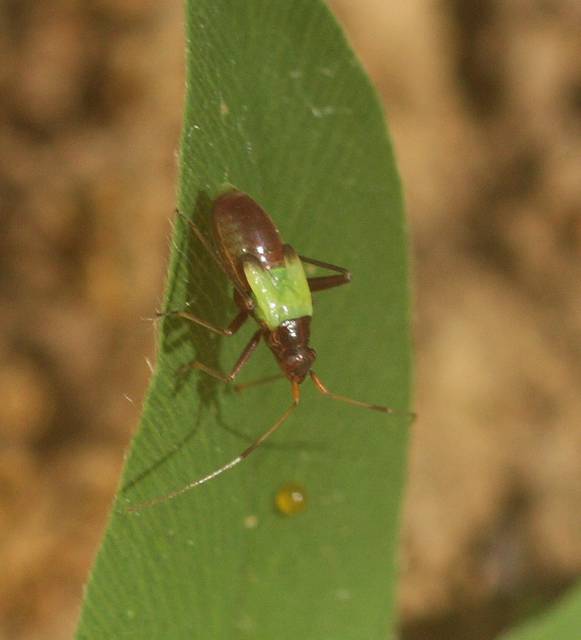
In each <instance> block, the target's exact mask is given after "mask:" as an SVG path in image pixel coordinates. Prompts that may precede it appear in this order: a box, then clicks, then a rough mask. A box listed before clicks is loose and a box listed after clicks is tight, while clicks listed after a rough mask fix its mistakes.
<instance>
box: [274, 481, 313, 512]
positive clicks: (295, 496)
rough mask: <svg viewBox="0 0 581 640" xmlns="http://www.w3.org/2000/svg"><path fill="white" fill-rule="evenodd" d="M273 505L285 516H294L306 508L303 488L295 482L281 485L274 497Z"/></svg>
mask: <svg viewBox="0 0 581 640" xmlns="http://www.w3.org/2000/svg"><path fill="white" fill-rule="evenodd" d="M274 504H275V506H276V508H277V510H278V511H279V513H282V514H283V515H285V516H294V515H296V514H297V513H301V512H302V511H304V510H305V509H306V508H307V494H306V492H305V488H304V487H302V486H301V485H300V484H297V483H296V482H289V483H287V484H285V485H283V486H282V487H281V488H280V489H279V490H278V491H277V492H276V495H275V496H274Z"/></svg>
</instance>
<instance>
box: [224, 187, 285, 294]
mask: <svg viewBox="0 0 581 640" xmlns="http://www.w3.org/2000/svg"><path fill="white" fill-rule="evenodd" d="M213 224H214V234H215V237H216V241H217V244H218V247H219V248H220V251H221V253H222V257H223V258H224V260H225V262H226V265H227V268H228V271H229V275H230V276H231V277H233V278H235V279H237V280H239V281H240V282H242V283H244V284H245V286H247V285H248V283H247V281H246V276H245V274H244V269H243V268H242V263H241V258H242V257H243V256H244V255H245V254H250V255H252V256H254V257H255V258H256V259H257V260H258V261H259V262H260V263H261V265H262V266H263V267H264V268H266V269H270V268H273V267H277V266H280V265H282V264H283V263H284V250H283V244H282V240H281V238H280V235H279V233H278V229H277V228H276V227H275V226H274V223H273V221H272V220H271V218H270V216H269V215H268V214H267V213H266V212H265V211H264V210H263V209H262V208H261V207H260V206H259V205H258V204H257V203H256V202H255V201H254V200H253V199H252V198H250V196H247V195H246V194H245V193H242V192H241V191H237V190H232V191H228V192H226V193H224V194H223V195H221V196H220V197H219V198H218V199H217V200H216V203H215V205H214V211H213Z"/></svg>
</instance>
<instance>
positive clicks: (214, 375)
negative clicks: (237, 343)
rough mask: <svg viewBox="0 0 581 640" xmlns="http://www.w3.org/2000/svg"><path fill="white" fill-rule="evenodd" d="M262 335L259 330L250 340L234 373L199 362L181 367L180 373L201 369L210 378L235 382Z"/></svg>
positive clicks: (234, 367)
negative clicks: (225, 372)
mask: <svg viewBox="0 0 581 640" xmlns="http://www.w3.org/2000/svg"><path fill="white" fill-rule="evenodd" d="M261 335H262V330H260V329H259V330H258V331H257V332H256V333H255V334H254V335H253V336H252V338H250V342H249V343H248V344H247V345H246V346H245V347H244V351H243V352H242V353H241V354H240V357H239V358H238V360H237V361H236V364H235V365H234V366H233V367H232V371H230V373H228V374H224V373H222V372H221V371H216V369H211V368H210V367H208V366H206V365H205V364H204V363H203V362H199V361H198V360H195V361H194V362H191V363H190V364H186V365H184V366H183V367H181V369H180V372H181V373H183V372H184V371H185V370H186V369H199V370H200V371H203V372H204V373H207V374H208V375H209V376H212V378H216V379H217V380H221V381H222V382H232V380H234V378H235V377H236V376H237V375H238V374H239V373H240V370H241V369H242V367H243V366H244V365H245V364H246V363H247V362H248V360H250V356H251V355H252V354H253V353H254V351H255V349H256V347H257V346H258V343H259V342H260V337H261Z"/></svg>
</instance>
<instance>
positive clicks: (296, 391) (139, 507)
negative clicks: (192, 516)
mask: <svg viewBox="0 0 581 640" xmlns="http://www.w3.org/2000/svg"><path fill="white" fill-rule="evenodd" d="M291 384H292V395H293V401H292V404H291V405H290V406H289V407H288V409H287V410H286V411H285V412H284V413H283V414H282V415H281V416H280V418H279V419H278V420H277V421H276V422H275V423H274V424H273V425H272V426H271V427H269V428H268V429H267V430H266V431H265V432H264V433H263V434H262V435H260V436H259V437H258V438H256V440H255V441H254V442H253V443H252V444H251V445H250V446H249V447H247V448H246V449H244V451H243V452H242V453H241V454H239V455H238V456H236V458H234V459H233V460H230V462H227V463H226V464H225V465H223V466H221V467H219V468H218V469H215V470H214V471H212V473H209V474H208V475H206V476H203V477H202V478H198V479H197V480H194V481H193V482H190V483H189V484H187V485H185V486H184V487H181V488H180V489H176V490H175V491H172V492H170V493H168V494H166V495H164V496H158V497H157V498H152V499H151V500H147V501H146V502H141V503H139V504H135V505H132V506H130V507H126V509H125V511H126V512H127V513H136V512H139V511H143V510H144V509H149V508H150V507H154V506H155V505H157V504H160V503H162V502H167V501H168V500H173V498H177V497H178V496H180V495H182V493H186V492H187V491H190V490H191V489H194V488H195V487H199V486H200V485H201V484H204V483H206V482H209V481H210V480H213V479H214V478H217V477H218V476H219V475H222V474H223V473H224V472H225V471H228V470H230V469H232V468H233V467H235V466H236V465H237V464H240V463H241V462H242V460H244V459H245V458H247V457H248V456H249V455H250V454H251V453H252V452H253V451H255V450H256V449H258V447H259V446H260V445H261V444H262V443H263V442H264V441H265V440H267V439H268V438H270V436H271V435H272V434H273V433H274V432H275V431H277V430H278V429H279V428H280V427H281V426H282V425H283V424H284V423H285V422H286V420H287V419H288V417H289V416H290V415H291V414H292V413H293V411H294V410H295V409H296V408H297V406H298V404H299V400H300V387H299V384H298V383H297V382H292V383H291Z"/></svg>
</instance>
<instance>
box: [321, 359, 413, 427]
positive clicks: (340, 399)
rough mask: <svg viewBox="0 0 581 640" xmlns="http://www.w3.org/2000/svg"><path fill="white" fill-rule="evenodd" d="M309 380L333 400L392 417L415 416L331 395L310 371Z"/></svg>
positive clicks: (334, 394) (407, 412) (335, 394)
mask: <svg viewBox="0 0 581 640" xmlns="http://www.w3.org/2000/svg"><path fill="white" fill-rule="evenodd" d="M309 373H310V374H311V379H312V381H313V382H314V384H315V387H317V390H318V391H319V392H320V393H322V394H323V395H325V396H327V397H329V398H331V399H333V400H339V401H340V402H346V403H347V404H352V405H354V406H356V407H363V408H364V409H372V410H373V411H381V412H382V413H389V414H394V415H404V416H409V417H411V418H412V419H415V417H416V414H415V413H411V412H410V411H398V410H397V409H392V408H391V407H384V406H383V405H380V404H370V403H369V402H361V400H353V398H348V397H347V396H340V395H339V394H338V393H333V392H331V391H329V389H327V387H326V386H325V385H324V384H323V383H322V382H321V379H320V378H319V376H318V375H317V374H316V373H315V372H314V371H310V372H309Z"/></svg>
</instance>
